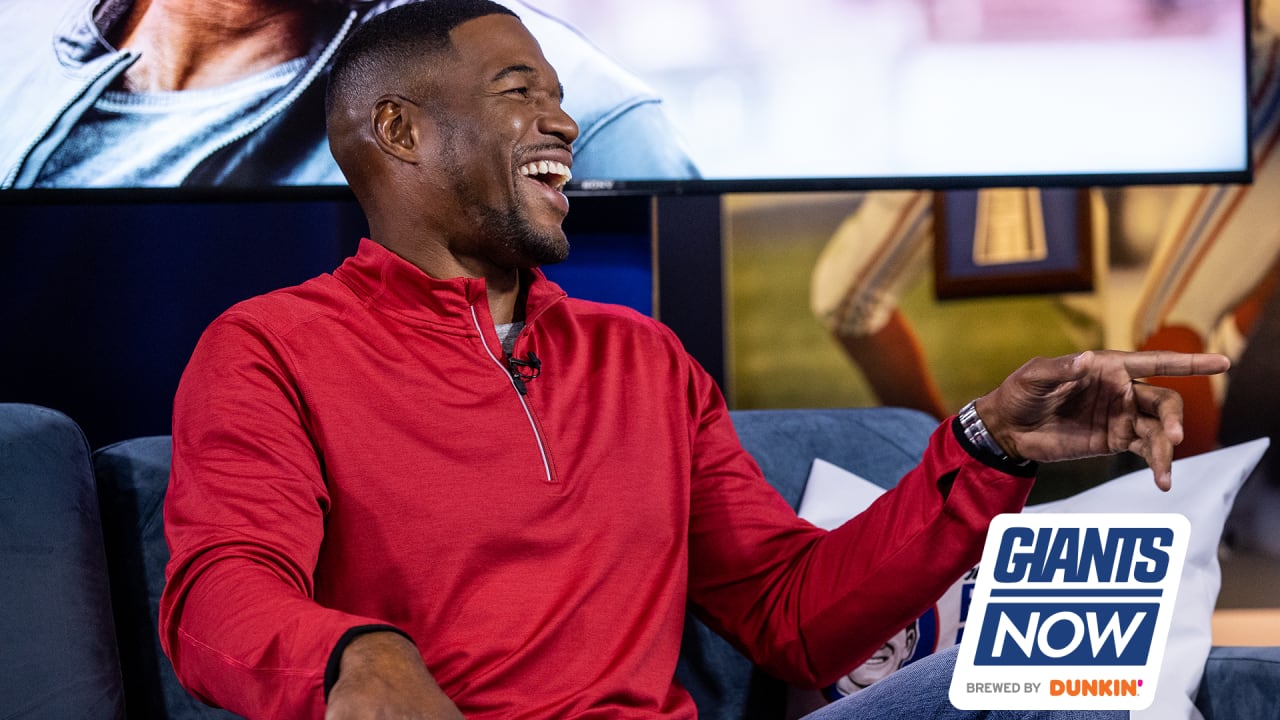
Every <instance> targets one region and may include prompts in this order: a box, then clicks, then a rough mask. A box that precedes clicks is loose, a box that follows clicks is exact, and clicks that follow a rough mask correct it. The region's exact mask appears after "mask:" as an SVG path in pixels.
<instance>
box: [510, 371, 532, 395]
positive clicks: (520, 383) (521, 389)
mask: <svg viewBox="0 0 1280 720" xmlns="http://www.w3.org/2000/svg"><path fill="white" fill-rule="evenodd" d="M511 384H512V385H515V386H516V392H518V393H520V394H521V395H528V394H529V388H527V387H525V386H524V378H522V377H520V373H511Z"/></svg>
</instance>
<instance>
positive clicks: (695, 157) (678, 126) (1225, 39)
mask: <svg viewBox="0 0 1280 720" xmlns="http://www.w3.org/2000/svg"><path fill="white" fill-rule="evenodd" d="M406 1H415V0H383V1H382V2H369V1H368V0H316V2H314V3H296V4H295V6H296V7H297V8H298V9H297V10H296V11H294V14H292V15H290V13H288V12H284V13H280V14H279V18H281V19H279V20H278V21H279V22H291V23H297V24H298V29H297V31H296V32H290V33H275V34H273V35H270V37H272V38H277V40H276V41H277V42H278V38H280V37H287V38H293V39H294V41H295V44H296V48H295V49H294V52H293V53H291V55H292V56H291V57H289V58H285V59H284V61H282V62H279V63H274V64H268V65H265V66H264V65H263V64H262V63H261V62H259V63H258V64H257V65H249V66H247V67H246V68H245V69H244V70H243V71H242V72H240V73H238V74H237V73H236V72H234V70H235V69H236V67H235V66H234V65H233V64H232V65H228V62H229V61H228V58H236V57H251V58H252V57H259V58H260V57H261V56H260V55H259V56H254V55H253V54H252V53H240V54H235V53H231V52H228V51H227V49H228V48H235V47H237V44H239V43H249V44H250V45H249V47H252V43H253V42H254V41H258V42H261V41H262V37H261V36H254V35H253V32H260V31H261V27H260V26H255V27H256V29H255V30H254V31H252V32H251V31H245V32H243V33H239V34H237V33H222V34H221V35H220V36H219V37H218V38H216V43H220V45H218V44H215V43H214V41H213V40H211V41H210V42H209V46H210V47H216V48H217V49H219V50H222V51H223V52H221V53H210V52H202V53H197V52H191V53H189V54H187V55H182V54H181V53H177V54H175V48H173V47H168V48H165V47H164V44H165V43H166V42H169V41H170V40H172V39H173V38H177V37H187V38H189V37H190V36H187V35H183V34H180V33H175V32H166V31H165V30H166V29H165V28H164V27H163V24H157V20H156V16H155V15H152V17H151V19H150V20H148V21H146V22H144V20H145V17H144V15H145V13H146V11H147V9H148V8H154V7H156V6H157V5H158V4H156V3H146V2H141V1H140V0H137V1H135V0H40V1H39V2H35V1H29V0H23V1H20V2H16V1H15V2H7V3H3V4H0V31H2V32H3V37H5V38H6V41H5V42H4V43H0V63H2V64H3V66H4V67H5V68H6V70H5V73H4V74H3V75H0V101H3V102H4V106H5V107H6V111H5V113H2V114H0V200H8V201H14V200H20V199H35V198H37V197H60V198H63V199H65V198H66V196H67V192H68V191H95V192H97V193H99V195H100V196H104V197H106V196H109V197H113V198H119V197H129V198H133V197H162V196H171V195H175V194H176V195H179V196H182V197H200V196H212V197H236V198H243V197H246V196H248V197H270V196H272V194H273V193H283V194H286V195H294V196H298V195H301V196H303V197H320V198H322V197H328V196H336V195H334V193H336V192H342V191H344V188H343V187H342V185H343V182H342V177H341V175H340V174H339V173H338V172H337V168H336V166H334V165H333V163H332V159H331V158H330V157H329V155H328V149H327V145H326V143H325V141H324V128H323V111H322V109H321V101H322V97H323V88H324V83H325V77H324V76H325V67H326V63H327V62H328V60H329V58H330V57H331V56H332V53H333V51H334V50H335V48H336V47H337V45H338V44H339V43H340V42H341V40H342V39H343V38H344V37H345V36H346V35H347V34H348V33H349V32H350V31H351V28H352V27H354V26H356V25H358V24H359V23H360V22H362V21H363V20H364V19H365V18H367V17H369V16H370V15H371V14H374V13H377V12H381V11H382V10H384V9H385V8H386V7H387V6H389V5H395V4H399V3H401V2H406ZM421 1H424V2H431V0H421ZM504 2H505V4H507V5H509V6H510V7H511V8H512V9H514V10H515V11H516V12H517V13H518V14H520V15H521V16H522V17H523V18H524V20H525V22H526V25H527V26H528V27H529V28H530V30H531V31H532V32H533V33H534V35H535V36H536V37H538V39H539V40H540V42H541V43H542V46H543V49H544V51H545V53H546V54H547V56H548V58H549V59H550V60H551V62H552V64H553V65H555V66H556V67H557V69H558V71H559V73H560V76H561V80H562V82H563V83H564V85H565V87H566V100H565V105H566V108H567V109H568V110H569V112H570V113H571V114H573V115H574V116H575V118H576V119H577V120H578V121H579V124H580V125H581V127H582V136H581V138H580V139H579V141H578V143H577V147H576V151H577V158H576V161H575V168H574V176H575V177H574V180H573V181H572V183H571V184H570V186H569V189H570V191H572V192H574V193H579V194H590V193H599V194H619V193H630V192H635V193H646V194H649V193H652V194H663V193H709V192H714V193H719V192H730V191H753V190H769V191H779V190H790V189H795V190H820V189H832V190H841V189H874V188H892V187H921V188H935V189H945V188H952V187H980V186H989V185H1058V186H1062V185H1082V184H1131V183H1144V182H1194V181H1206V182H1208V181H1214V182H1218V181H1221V182H1233V181H1245V180H1248V179H1249V177H1250V170H1251V168H1250V154H1249V120H1248V71H1247V67H1248V55H1249V52H1248V38H1249V22H1250V18H1249V15H1250V10H1249V8H1248V7H1246V5H1247V0H1035V2H1026V1H1025V0H790V2H785V3H778V2H773V1H766V0H648V1H647V2H635V1H634V0H526V1H521V0H504ZM195 5H196V6H197V7H199V6H201V4H199V3H197V4H195ZM209 5H211V6H212V5H218V4H209ZM246 5H250V4H249V3H246ZM264 5H269V4H264ZM157 28H159V31H157ZM147 29H149V30H150V32H151V34H150V35H146V33H144V32H143V30H147ZM277 29H278V28H277ZM139 48H142V49H141V50H139ZM157 48H159V49H157ZM179 49H181V48H179ZM277 49H278V48H277ZM166 50H167V51H168V53H169V55H168V57H169V58H170V63H169V65H167V66H165V69H167V70H170V71H172V70H173V69H174V68H173V67H172V65H173V62H172V58H173V57H178V58H186V60H187V61H188V62H187V65H189V67H186V68H185V70H186V72H185V73H184V72H170V73H169V75H168V76H166V75H165V73H162V72H161V73H157V72H156V71H155V70H156V66H155V64H154V63H153V64H152V65H150V66H149V65H147V62H148V60H151V59H153V58H155V57H157V56H158V55H161V54H163V53H164V52H165V51H166ZM205 50H208V48H205ZM148 53H151V56H150V57H148ZM197 57H200V58H203V57H213V58H215V59H216V60H218V61H219V62H221V63H222V65H221V66H219V67H218V70H220V71H221V72H220V73H215V72H208V73H203V74H202V72H201V70H202V68H201V67H200V66H199V65H198V64H197V63H196V60H195V59H196V58H197ZM177 64H178V65H180V66H181V65H183V61H181V60H180V61H179V62H178V63H177Z"/></svg>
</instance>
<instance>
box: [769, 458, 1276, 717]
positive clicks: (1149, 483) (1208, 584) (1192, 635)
mask: <svg viewBox="0 0 1280 720" xmlns="http://www.w3.org/2000/svg"><path fill="white" fill-rule="evenodd" d="M1269 444H1270V441H1269V440H1268V439H1266V438H1261V439H1258V440H1253V441H1250V442H1247V443H1241V444H1239V445H1234V446H1231V447H1227V448H1223V449H1221V450H1215V451H1213V452H1208V453H1204V454H1202V455H1197V456H1195V457H1189V458H1184V459H1181V460H1177V461H1175V462H1174V464H1173V489H1172V490H1170V491H1169V492H1167V493H1162V492H1160V491H1159V490H1157V489H1156V487H1155V483H1154V481H1153V480H1152V477H1151V472H1150V471H1149V470H1139V471H1136V472H1132V473H1129V474H1127V475H1122V476H1121V477H1118V478H1115V479H1114V480H1110V481H1107V482H1105V483H1102V484H1101V485H1098V486H1096V487H1093V488H1090V489H1088V490H1085V491H1084V492H1081V493H1078V494H1076V495H1073V496H1071V497H1068V498H1064V499H1062V500H1055V501H1053V502H1048V503H1041V504H1039V505H1031V506H1028V507H1027V508H1025V510H1024V512H1079V513H1088V512H1176V513H1181V514H1182V515H1184V516H1186V518H1187V520H1189V521H1190V523H1191V542H1190V544H1189V545H1188V547H1187V558H1186V561H1185V563H1184V564H1183V568H1182V582H1181V585H1180V586H1179V588H1178V601H1177V604H1176V605H1175V607H1174V612H1173V624H1172V626H1171V627H1170V630H1169V641H1168V645H1167V646H1166V651H1165V652H1166V655H1167V656H1169V657H1172V658H1176V659H1177V660H1176V661H1174V662H1165V663H1162V668H1161V671H1160V682H1159V684H1158V687H1159V688H1160V690H1159V692H1158V694H1157V696H1156V699H1155V701H1154V702H1153V703H1152V705H1151V707H1149V708H1147V709H1146V710H1141V711H1135V712H1134V713H1132V715H1133V718H1134V720H1145V719H1151V720H1176V719H1180V718H1188V719H1189V720H1200V718H1201V715H1200V712H1199V711H1198V710H1196V708H1195V705H1194V704H1193V700H1194V698H1195V693H1196V690H1197V688H1199V687H1200V677H1201V675H1202V674H1203V672H1204V663H1205V660H1206V659H1207V658H1208V655H1209V648H1210V646H1211V645H1212V643H1213V635H1212V618H1213V609H1214V605H1215V604H1216V603H1217V600H1218V590H1219V588H1220V586H1221V582H1222V575H1221V568H1220V567H1219V565H1218V543H1219V539H1220V538H1221V536H1222V527H1223V523H1224V522H1225V521H1226V518H1227V513H1229V512H1230V510H1231V505H1232V503H1233V502H1235V497H1236V493H1237V492H1238V491H1239V490H1240V486H1241V485H1242V484H1243V483H1244V480H1245V478H1247V477H1248V476H1249V473H1251V472H1252V471H1253V468H1254V466H1255V465H1257V464H1258V461H1259V460H1260V459H1261V458H1262V454H1263V453H1264V452H1266V449H1267V447H1268V445H1269ZM883 492H884V489H883V488H881V487H879V486H878V485H875V484H874V483H871V482H869V481H867V480H865V479H864V478H861V477H859V476H858V475H856V474H854V473H852V472H848V471H846V470H843V469H841V468H839V467H837V466H835V465H832V464H831V463H828V462H826V461H825V460H822V459H820V458H818V459H815V460H814V461H813V466H812V468H811V469H810V471H809V484H808V485H807V486H806V487H805V492H804V496H803V497H802V498H801V501H800V509H799V514H800V516H801V517H803V518H805V519H807V520H809V521H810V522H812V523H813V524H815V525H817V526H819V527H823V528H828V529H830V528H833V527H836V526H837V525H839V524H841V523H842V522H844V520H845V519H847V518H849V517H852V516H854V515H856V514H857V513H859V512H862V510H864V509H865V508H866V507H867V506H868V505H869V504H871V501H872V500H874V499H875V498H876V497H878V496H879V495H880V494H881V493H883ZM966 577H967V578H971V577H972V573H970V574H968V575H967V576H966ZM965 582H966V578H961V579H960V580H959V581H957V583H956V584H955V585H953V586H952V588H951V590H949V591H948V593H947V594H946V595H945V596H944V597H943V598H941V599H940V601H939V603H938V604H937V605H936V606H935V608H934V610H933V611H931V612H933V613H935V614H936V618H935V619H933V620H932V622H936V623H937V624H938V627H939V628H940V629H941V632H940V633H939V635H938V637H937V641H936V643H935V647H934V648H933V650H941V649H943V648H945V647H948V646H950V645H954V644H955V642H956V639H955V633H956V631H957V630H958V628H960V627H963V622H964V618H963V617H962V616H960V615H959V611H960V609H961V608H960V605H959V603H957V602H955V600H954V598H955V597H957V596H959V595H960V594H961V593H962V592H963V585H964V584H965ZM968 582H970V583H972V579H969V580H968ZM927 615H928V613H926V616H927ZM922 654H923V653H921V652H920V651H919V650H917V652H916V653H915V654H914V655H913V657H912V658H911V659H915V658H918V657H919V656H920V655H922ZM904 664H905V663H904ZM820 702H821V700H820V699H818V698H815V696H813V695H806V694H803V693H796V692H793V693H792V698H790V701H789V705H790V707H791V708H792V709H794V711H795V712H803V711H805V710H807V709H812V707H813V706H814V705H815V704H820ZM788 714H789V715H793V713H790V712H789V713H788Z"/></svg>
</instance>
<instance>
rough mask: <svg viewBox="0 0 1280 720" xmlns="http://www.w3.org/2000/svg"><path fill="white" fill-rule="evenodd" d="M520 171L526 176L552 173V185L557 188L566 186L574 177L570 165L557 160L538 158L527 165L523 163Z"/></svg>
mask: <svg viewBox="0 0 1280 720" xmlns="http://www.w3.org/2000/svg"><path fill="white" fill-rule="evenodd" d="M519 172H520V174H521V175H525V176H535V175H536V176H543V175H551V176H554V177H553V178H550V179H551V180H552V182H551V186H552V187H554V188H555V189H557V190H560V189H562V188H564V186H565V185H567V184H568V183H569V181H570V180H572V179H573V173H572V172H570V171H569V166H568V165H565V164H564V163H562V162H557V161H555V160H537V161H534V162H531V163H528V164H527V165H521V166H520V169H519Z"/></svg>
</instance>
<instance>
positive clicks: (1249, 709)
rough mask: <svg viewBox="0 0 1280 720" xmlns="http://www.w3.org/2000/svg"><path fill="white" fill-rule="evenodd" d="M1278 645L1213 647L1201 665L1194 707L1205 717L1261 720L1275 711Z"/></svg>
mask: <svg viewBox="0 0 1280 720" xmlns="http://www.w3.org/2000/svg"><path fill="white" fill-rule="evenodd" d="M1277 697H1280V647H1215V648H1213V649H1212V650H1210V651H1209V659H1208V660H1207V661H1206V662H1205V665H1204V678H1203V679H1202V680H1201V681H1200V690H1199V692H1198V693H1197V695H1196V707H1197V708H1199V709H1200V712H1202V713H1204V718H1205V720H1255V719H1257V720H1263V719H1265V718H1274V717H1275V716H1276V715H1275V713H1276V698H1277Z"/></svg>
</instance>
